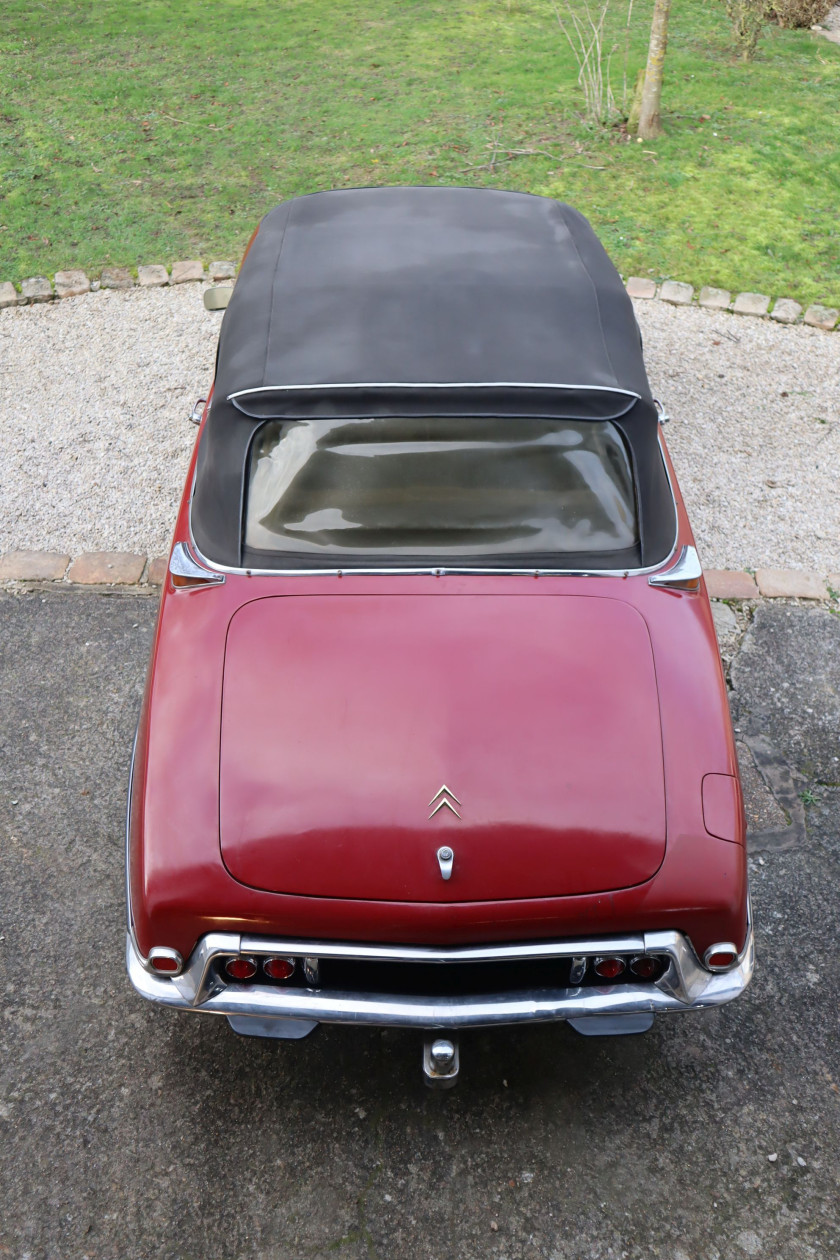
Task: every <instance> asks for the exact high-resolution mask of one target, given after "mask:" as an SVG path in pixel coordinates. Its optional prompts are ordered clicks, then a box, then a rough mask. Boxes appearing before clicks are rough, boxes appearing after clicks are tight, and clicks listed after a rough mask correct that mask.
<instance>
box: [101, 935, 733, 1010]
mask: <svg viewBox="0 0 840 1260" xmlns="http://www.w3.org/2000/svg"><path fill="white" fill-rule="evenodd" d="M640 941H641V947H642V948H643V949H644V950H645V951H647V952H653V953H657V954H665V955H666V956H667V957H668V958H669V960H670V961H669V966H668V969H667V970H666V972H665V973H664V975H663V976H662V978H661V980H658V981H656V982H655V983H654V984H649V983H647V984H646V983H641V982H640V983H639V984H624V985H599V986H598V987H593V988H586V989H583V988H579V987H578V988H565V989H564V988H558V989H539V990H524V991H517V992H512V993H499V994H492V995H489V996H487V995H482V996H463V997H460V996H459V997H434V996H430V997H413V996H405V995H399V994H382V995H380V994H377V995H371V994H369V993H353V992H330V991H329V990H317V991H316V990H312V989H297V990H293V989H280V988H275V987H270V986H268V985H260V984H223V983H221V982H220V981H218V980H217V978H216V977H215V973H214V972H213V971H212V969H211V964H212V962H213V959H214V958H216V957H218V956H219V955H224V954H228V953H238V952H240V950H244V951H247V952H249V953H256V952H259V953H266V952H272V953H273V952H278V953H279V952H286V951H288V952H289V953H293V952H295V951H297V952H298V953H301V952H304V951H305V953H306V954H308V955H313V956H316V957H327V956H332V957H344V958H354V957H363V958H364V957H383V958H391V959H395V958H402V959H403V960H406V961H407V960H408V959H410V958H414V957H415V954H419V956H420V958H422V959H423V960H424V961H429V960H431V961H435V960H438V961H441V962H446V961H450V962H454V961H456V960H457V961H465V960H467V959H470V960H471V961H476V960H481V959H486V958H487V957H490V958H494V957H504V956H507V957H508V958H510V957H512V956H515V957H520V958H521V957H526V958H527V957H568V956H570V955H572V956H575V955H581V954H587V953H591V952H594V951H595V950H597V948H598V946H600V945H603V946H605V947H606V948H607V949H608V950H610V951H621V952H624V951H625V950H627V951H628V952H629V951H630V950H636V949H638V948H639V942H640ZM515 950H516V951H520V952H518V953H516V954H514V951H515ZM529 951H532V952H529ZM535 951H543V952H542V953H538V952H535ZM126 965H127V968H128V974H129V977H130V979H131V982H132V984H133V985H134V987H135V989H136V990H137V992H138V993H139V994H140V995H141V996H142V997H145V998H147V999H149V1000H150V1001H154V1002H160V1003H161V1004H162V1005H164V1006H171V1007H175V1008H178V1009H180V1010H197V1011H201V1012H206V1013H208V1014H213V1015H234V1016H243V1015H254V1016H261V1017H263V1018H286V1019H305V1020H314V1021H316V1022H318V1023H325V1024H357V1025H358V1024H365V1025H373V1026H379V1027H395V1028H470V1027H489V1026H492V1025H496V1024H515V1023H525V1022H528V1023H541V1022H551V1021H556V1020H565V1019H580V1018H583V1017H584V1016H587V1015H616V1014H643V1013H664V1012H671V1011H686V1010H692V1009H699V1008H702V1007H710V1006H722V1005H724V1004H725V1003H727V1002H731V1001H732V1000H733V998H736V997H738V996H739V995H740V994H741V993H743V991H744V990H745V989H746V987H747V985H748V984H749V982H750V980H751V979H752V974H753V969H754V965H755V954H754V945H753V929H752V922H751V921H750V922H749V925H748V932H747V941H746V944H745V946H744V950H743V953H742V955H741V958H740V960H739V962H738V965H737V966H736V967H734V968H733V969H732V970H731V971H728V972H726V973H718V974H713V973H711V972H709V971H707V970H706V969H705V968H704V967H703V966H702V965H701V964H700V962H699V961H698V959H697V956H696V954H695V953H694V950H693V949H692V947H691V945H690V943H689V942H688V940H687V939H686V938H685V937H684V936H683V935H682V933H681V932H673V931H667V932H649V933H644V934H643V935H642V936H641V937H635V936H634V937H624V938H613V939H612V940H609V939H607V940H606V941H604V942H600V941H595V940H593V941H585V942H581V941H575V942H568V943H560V944H556V943H552V944H546V945H540V944H537V945H524V946H467V947H464V948H458V949H454V950H435V949H429V950H427V949H425V948H422V947H417V949H416V951H415V950H414V949H412V948H410V947H400V946H358V945H343V944H342V945H339V944H336V943H334V942H333V943H328V942H324V943H318V942H312V941H309V942H300V941H291V942H289V941H282V942H278V941H266V940H264V939H261V938H252V937H241V936H237V935H235V934H230V933H223V932H218V933H211V934H209V935H208V936H205V937H204V938H203V939H202V941H201V942H200V943H199V945H198V946H197V947H196V949H195V950H194V951H193V955H192V957H191V958H190V961H189V965H188V966H187V968H186V970H185V972H184V974H183V975H182V976H180V977H178V978H176V979H173V980H166V979H161V978H160V977H159V976H156V975H152V974H150V973H149V972H148V971H147V970H146V969H145V968H144V966H143V961H142V959H141V958H140V956H139V955H138V953H137V951H136V949H135V947H134V943H133V941H132V939H131V936H130V935H129V936H128V937H127V939H126Z"/></svg>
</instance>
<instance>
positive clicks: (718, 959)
mask: <svg viewBox="0 0 840 1260" xmlns="http://www.w3.org/2000/svg"><path fill="white" fill-rule="evenodd" d="M737 961H738V951H737V949H736V948H735V946H734V945H732V944H730V942H729V941H725V942H724V943H723V944H721V945H710V946H709V948H708V949H707V950H706V952H705V954H704V955H703V962H704V963H705V964H706V966H707V967H708V968H709V971H728V970H729V968H730V967H734V966H735V963H736V962H737Z"/></svg>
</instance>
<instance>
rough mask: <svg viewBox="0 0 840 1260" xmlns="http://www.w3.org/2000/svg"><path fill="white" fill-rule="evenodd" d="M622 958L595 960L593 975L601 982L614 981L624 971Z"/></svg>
mask: <svg viewBox="0 0 840 1260" xmlns="http://www.w3.org/2000/svg"><path fill="white" fill-rule="evenodd" d="M624 965H625V964H624V959H623V958H596V959H595V974H596V976H600V977H601V979H602V980H615V979H616V978H617V977H618V976H620V975H621V973H622V971H623V970H624Z"/></svg>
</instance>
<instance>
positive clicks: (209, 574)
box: [169, 542, 225, 590]
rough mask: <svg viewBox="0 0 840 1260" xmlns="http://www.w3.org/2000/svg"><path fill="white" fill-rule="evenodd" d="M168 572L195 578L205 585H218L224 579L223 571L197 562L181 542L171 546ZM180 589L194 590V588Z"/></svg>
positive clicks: (177, 575)
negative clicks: (219, 571)
mask: <svg viewBox="0 0 840 1260" xmlns="http://www.w3.org/2000/svg"><path fill="white" fill-rule="evenodd" d="M169 572H170V573H174V574H175V575H176V577H185V578H195V579H196V580H198V581H200V582H203V583H204V584H205V585H206V586H220V585H221V584H222V582H224V580H225V575H224V574H223V573H218V572H216V570H215V569H211V568H208V567H207V565H206V564H204V563H202V564H199V562H198V561H197V560H196V559H195V557H194V556H193V555H192V553H191V551H190V548H189V547H188V546H187V544H186V543H182V542H179V543H176V544H175V546H174V547H173V548H172V555H171V556H170V557H169ZM182 589H190V590H194V589H195V588H194V587H189V588H182Z"/></svg>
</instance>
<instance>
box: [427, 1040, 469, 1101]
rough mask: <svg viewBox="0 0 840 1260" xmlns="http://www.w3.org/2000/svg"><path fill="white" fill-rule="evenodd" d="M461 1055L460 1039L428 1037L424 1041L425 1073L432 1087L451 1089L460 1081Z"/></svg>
mask: <svg viewBox="0 0 840 1260" xmlns="http://www.w3.org/2000/svg"><path fill="white" fill-rule="evenodd" d="M460 1068H461V1057H460V1055H459V1053H458V1040H457V1038H456V1039H455V1040H454V1041H450V1039H449V1038H448V1037H426V1039H425V1040H424V1042H423V1075H424V1077H425V1079H426V1084H427V1085H428V1086H429V1088H430V1089H451V1088H452V1086H453V1085H457V1083H458V1072H459V1071H460Z"/></svg>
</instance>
